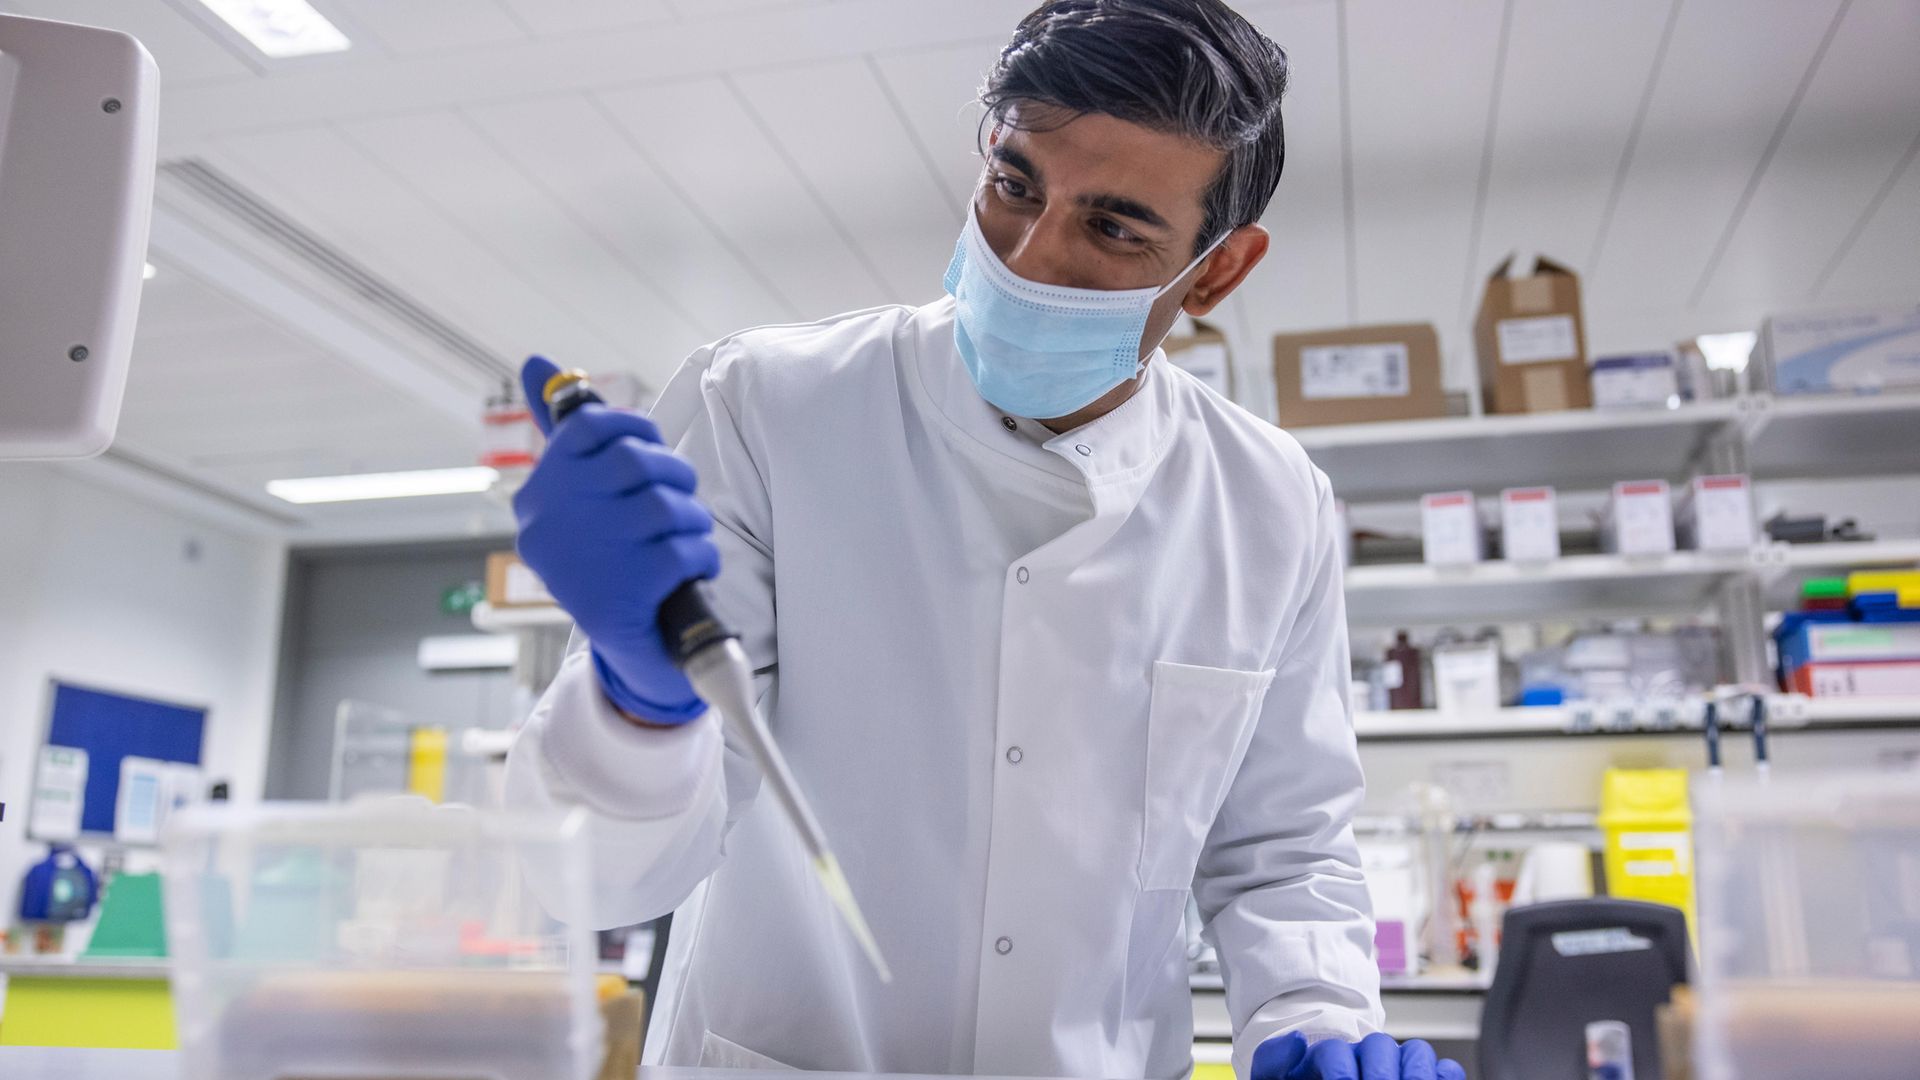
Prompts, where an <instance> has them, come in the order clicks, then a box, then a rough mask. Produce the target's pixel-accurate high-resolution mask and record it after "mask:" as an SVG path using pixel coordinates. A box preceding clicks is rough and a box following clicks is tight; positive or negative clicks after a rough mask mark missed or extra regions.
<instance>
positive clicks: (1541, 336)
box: [1473, 255, 1593, 413]
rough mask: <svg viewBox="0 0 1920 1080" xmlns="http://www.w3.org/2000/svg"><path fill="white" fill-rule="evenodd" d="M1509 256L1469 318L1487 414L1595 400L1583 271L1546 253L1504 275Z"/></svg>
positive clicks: (1576, 406) (1489, 280)
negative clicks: (1518, 272)
mask: <svg viewBox="0 0 1920 1080" xmlns="http://www.w3.org/2000/svg"><path fill="white" fill-rule="evenodd" d="M1512 264H1513V257H1512V256H1511V255H1509V256H1508V257H1507V258H1506V259H1504V260H1502V261H1501V263H1500V265H1499V266H1497V267H1495V268H1494V271H1493V274H1492V275H1491V276H1489V277H1488V278H1487V287H1486V291H1485V292H1483V293H1482V294H1481V297H1480V311H1479V314H1478V315H1476V316H1474V320H1473V343H1474V351H1475V353H1476V354H1477V355H1478V357H1479V361H1480V393H1481V396H1482V398H1483V399H1484V402H1485V405H1486V411H1487V412H1490V413H1528V412H1554V411H1557V410H1560V409H1585V408H1589V407H1591V406H1592V405H1593V388H1592V385H1591V384H1590V383H1589V382H1588V379H1587V346H1586V341H1587V332H1586V324H1585V322H1584V321H1583V319H1582V316H1581V313H1580V277H1579V275H1577V274H1575V273H1574V272H1573V271H1571V270H1569V269H1567V268H1566V267H1564V266H1561V265H1560V264H1559V263H1556V262H1553V261H1552V260H1550V259H1546V258H1539V259H1536V260H1535V265H1534V271H1533V273H1532V274H1529V275H1527V276H1526V277H1509V276H1508V271H1509V270H1510V269H1511V268H1512Z"/></svg>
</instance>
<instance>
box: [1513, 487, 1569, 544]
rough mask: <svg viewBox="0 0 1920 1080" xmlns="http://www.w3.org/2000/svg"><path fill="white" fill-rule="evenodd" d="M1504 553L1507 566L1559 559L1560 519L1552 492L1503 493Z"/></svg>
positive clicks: (1516, 489)
mask: <svg viewBox="0 0 1920 1080" xmlns="http://www.w3.org/2000/svg"><path fill="white" fill-rule="evenodd" d="M1500 537H1501V541H1500V542H1501V551H1502V553H1503V554H1504V555H1505V556H1506V559H1507V561H1508V562H1548V561H1550V560H1553V559H1557V558H1559V557H1560V519H1559V515H1558V514H1557V513H1556V512H1555V510H1554V498H1553V489H1552V488H1508V489H1507V490H1505V491H1503V492H1501V493H1500Z"/></svg>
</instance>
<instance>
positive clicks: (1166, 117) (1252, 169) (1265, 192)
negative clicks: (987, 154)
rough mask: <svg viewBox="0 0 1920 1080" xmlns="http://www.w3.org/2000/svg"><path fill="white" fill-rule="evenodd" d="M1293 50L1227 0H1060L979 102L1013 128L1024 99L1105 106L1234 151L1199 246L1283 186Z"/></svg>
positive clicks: (1029, 20) (1213, 188)
mask: <svg viewBox="0 0 1920 1080" xmlns="http://www.w3.org/2000/svg"><path fill="white" fill-rule="evenodd" d="M1286 89H1287V54H1286V52H1285V51H1284V50H1282V49H1281V48H1280V46H1278V45H1276V44H1274V43H1273V41H1272V40H1271V39H1269V38H1268V37H1267V36H1266V35H1265V34H1262V33H1261V32H1260V31H1258V30H1256V29H1254V28H1253V26H1252V25H1251V24H1250V23H1248V22H1247V20H1245V19H1243V18H1241V17H1240V15H1239V14H1237V13H1236V12H1235V11H1234V10H1233V9H1232V8H1229V7H1228V6H1227V5H1226V4H1224V3H1222V2H1221V0H1049V2H1048V3H1044V4H1041V5H1040V6H1039V7H1038V8H1035V9H1034V10H1033V12H1032V13H1031V14H1029V15H1028V16H1027V17H1026V18H1024V19H1022V20H1020V25H1019V27H1018V28H1016V29H1015V30H1014V32H1013V40H1011V41H1009V42H1007V47H1006V48H1004V49H1002V50H1001V51H1000V59H999V60H998V61H996V62H995V63H994V65H993V70H992V71H990V72H989V73H988V74H987V83H986V86H984V87H982V88H981V91H980V102H981V104H983V105H985V106H986V107H987V116H988V118H989V119H991V120H992V121H993V122H994V123H997V124H1004V123H1006V122H1007V115H1008V113H1009V112H1010V111H1011V110H1012V108H1013V106H1015V105H1017V104H1019V103H1021V102H1031V103H1036V104H1041V105H1048V106H1054V107H1057V108H1061V109H1066V110H1068V111H1070V112H1072V113H1075V114H1079V113H1103V114H1105V115H1107V116H1111V117H1114V118H1115V119H1119V120H1125V121H1127V122H1129V123H1134V124H1140V125H1142V126H1144V127H1150V128H1153V129H1155V130H1158V131H1166V132H1171V133H1173V134H1176V135H1184V136H1186V137H1188V138H1191V139H1195V140H1197V141H1199V142H1202V143H1205V144H1207V145H1208V146H1212V147H1214V148H1215V149H1217V150H1220V151H1222V152H1223V153H1225V154H1226V161H1225V162H1224V163H1223V164H1222V165H1221V167H1220V173H1219V175H1217V176H1215V177H1214V178H1213V182H1212V183H1211V184H1210V185H1208V187H1207V190H1206V193H1205V194H1204V195H1203V196H1202V199H1201V206H1202V208H1203V209H1204V211H1205V217H1204V218H1203V220H1202V223H1201V226H1200V236H1199V237H1198V238H1197V239H1196V240H1195V246H1194V254H1196V255H1198V254H1199V253H1200V251H1201V250H1202V249H1204V248H1205V247H1206V246H1207V244H1209V243H1211V242H1212V241H1213V240H1215V239H1217V238H1219V237H1220V236H1222V235H1224V234H1226V233H1227V232H1229V231H1231V230H1233V229H1237V228H1239V227H1240V226H1242V225H1250V224H1252V223H1254V222H1256V221H1258V220H1260V215H1261V214H1262V213H1264V212H1265V211H1266V209H1267V203H1268V201H1269V200H1271V199H1272V198H1273V190H1274V188H1276V187H1278V186H1279V184H1280V170H1281V167H1282V166H1283V165H1284V164H1285V163H1286V158H1287V141H1286V133H1285V131H1284V129H1283V127H1282V125H1281V122H1280V97H1281V95H1282V94H1284V93H1285V92H1286Z"/></svg>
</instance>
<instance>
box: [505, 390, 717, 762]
mask: <svg viewBox="0 0 1920 1080" xmlns="http://www.w3.org/2000/svg"><path fill="white" fill-rule="evenodd" d="M558 370H559V368H558V367H556V366H555V365H554V364H553V363H552V362H551V361H549V360H547V359H545V358H544V357H539V356H535V357H531V358H529V359H528V360H527V363H526V366H525V367H523V368H521V370H520V382H521V385H522V386H523V387H524V388H525V389H526V394H527V407H528V408H529V409H531V410H532V412H533V419H534V422H535V423H537V424H538V425H540V430H541V432H542V433H543V434H545V435H547V436H548V442H547V449H546V453H545V454H543V455H541V458H540V462H539V464H537V465H535V466H534V469H533V474H532V475H531V476H529V477H527V482H526V484H525V485H524V486H523V487H521V489H520V491H519V492H518V493H517V494H515V495H514V497H513V513H514V517H515V518H517V519H518V521H519V523H520V536H519V542H518V547H519V549H520V557H521V558H522V559H524V560H525V561H526V564H527V565H528V566H530V567H532V568H533V571H534V573H536V574H539V575H540V580H541V581H544V582H545V583H546V585H547V590H548V591H549V592H551V593H553V597H554V599H555V600H557V601H559V603H560V606H561V607H562V608H564V609H565V610H566V612H567V614H569V615H571V616H573V620H574V622H576V623H578V624H579V626H580V629H581V631H582V632H583V633H585V634H586V635H587V638H588V640H589V641H591V642H592V644H593V664H594V669H595V671H596V672H598V674H599V677H600V685H601V687H602V688H603V689H604V690H605V692H606V695H607V698H608V700H610V701H612V702H613V703H614V705H616V706H618V707H619V708H620V709H621V711H623V712H626V713H628V714H630V715H632V716H634V717H637V718H639V719H640V720H644V721H647V722H650V723H656V724H683V723H686V722H687V721H689V720H692V719H694V718H696V717H698V716H699V715H700V714H701V713H702V712H703V711H705V709H706V706H705V704H703V703H702V702H701V700H700V698H699V696H698V695H696V694H695V693H694V692H693V687H692V686H691V685H689V684H688V682H687V679H686V676H684V675H682V674H681V673H680V669H679V668H678V667H676V666H674V663H673V659H672V658H671V657H670V656H669V655H668V653H667V647H666V643H665V641H663V640H662V638H661V636H660V625H659V612H660V602H661V601H663V600H665V599H666V598H667V596H668V595H669V594H670V593H672V592H673V590H674V589H676V588H678V587H679V586H680V583H681V582H683V581H685V580H687V579H688V578H711V577H714V576H715V575H717V574H718V573H719V572H720V552H719V550H718V549H717V548H715V547H714V545H713V537H712V533H713V517H712V516H711V515H709V514H708V513H707V509H706V507H704V506H701V505H700V503H699V502H698V501H697V500H696V499H695V498H694V497H693V490H694V473H693V466H692V465H689V464H687V462H686V461H685V460H684V459H682V458H680V457H678V456H676V455H675V454H674V453H673V451H671V450H669V449H667V448H666V446H665V445H664V444H662V443H661V441H660V431H659V429H658V428H656V427H654V424H653V421H651V420H649V419H647V418H646V417H644V416H641V415H640V414H638V413H633V412H628V411H626V410H625V409H614V408H609V407H608V406H605V405H597V404H587V405H582V406H580V408H578V409H576V410H575V411H574V412H573V414H572V415H570V416H568V417H567V419H566V422H565V423H563V424H562V425H561V426H560V431H559V433H558V434H555V433H554V431H553V423H552V421H551V419H550V418H549V417H548V414H547V405H546V402H545V401H543V400H542V399H541V391H542V390H543V389H544V388H545V386H546V383H547V379H548V378H550V377H551V376H552V375H553V374H554V373H555V372H557V371H558Z"/></svg>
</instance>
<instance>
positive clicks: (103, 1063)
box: [0, 1046, 1011, 1080]
mask: <svg viewBox="0 0 1920 1080" xmlns="http://www.w3.org/2000/svg"><path fill="white" fill-rule="evenodd" d="M178 1061H179V1058H178V1055H177V1054H176V1052H175V1051H172V1050H64V1049H48V1048H41V1047H35V1046H0V1076H4V1077H6V1080H184V1078H182V1077H181V1076H180V1072H179V1064H178ZM883 1076H884V1077H890V1078H893V1080H905V1074H888V1073H827V1072H823V1073H809V1074H808V1080H876V1078H878V1077H883ZM792 1077H793V1074H792V1073H791V1072H781V1071H775V1070H761V1069H688V1068H652V1069H649V1068H642V1069H641V1070H640V1076H639V1080H792ZM927 1080H935V1078H927ZM938 1080H953V1078H952V1077H941V1078H938ZM1006 1080H1011V1078H1006Z"/></svg>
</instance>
